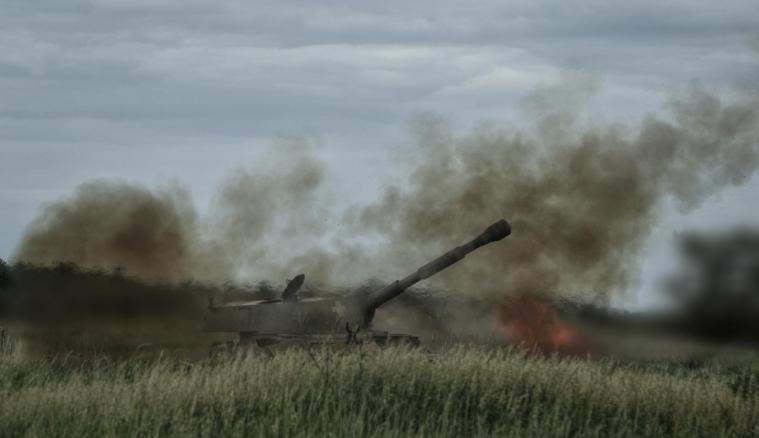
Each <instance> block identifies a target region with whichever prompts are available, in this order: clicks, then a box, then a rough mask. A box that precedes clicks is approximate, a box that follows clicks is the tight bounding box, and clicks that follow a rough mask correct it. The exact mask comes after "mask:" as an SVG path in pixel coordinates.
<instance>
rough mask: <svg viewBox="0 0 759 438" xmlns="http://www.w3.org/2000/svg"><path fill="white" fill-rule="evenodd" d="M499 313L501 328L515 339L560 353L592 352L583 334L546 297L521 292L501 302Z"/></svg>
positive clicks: (509, 337) (511, 338) (547, 350)
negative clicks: (560, 314) (560, 315)
mask: <svg viewBox="0 0 759 438" xmlns="http://www.w3.org/2000/svg"><path fill="white" fill-rule="evenodd" d="M499 316H500V325H501V329H502V330H503V332H504V334H505V335H506V337H507V338H508V339H509V340H510V341H512V342H515V343H518V344H523V345H526V346H529V347H531V348H532V347H536V348H538V349H539V350H541V351H543V352H547V353H551V352H557V353H559V354H561V355H586V354H588V353H590V349H589V348H588V346H587V342H586V341H585V340H584V339H583V337H582V335H581V334H580V333H579V332H578V331H577V330H575V329H574V328H573V327H572V326H570V325H569V324H568V323H566V322H565V321H563V320H562V319H561V318H560V317H559V315H558V313H557V312H556V309H555V308H554V307H553V306H552V305H551V304H550V303H549V302H548V301H546V300H543V299H540V298H537V297H535V296H532V295H527V294H524V295H521V296H519V297H517V298H515V299H513V300H511V301H509V302H508V303H507V304H504V305H502V306H501V309H500V314H499Z"/></svg>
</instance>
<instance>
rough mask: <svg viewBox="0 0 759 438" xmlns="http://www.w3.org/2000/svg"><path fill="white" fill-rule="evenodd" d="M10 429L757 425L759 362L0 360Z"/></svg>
mask: <svg viewBox="0 0 759 438" xmlns="http://www.w3.org/2000/svg"><path fill="white" fill-rule="evenodd" d="M0 398H1V399H2V403H0V434H2V436H50V437H53V436H61V437H64V436H65V437H85V436H97V437H99V436H116V435H118V436H257V435H266V436H304V437H305V436H346V437H357V436H455V437H462V436H532V437H546V436H599V437H600V436H603V437H606V436H647V437H656V436H667V437H669V436H680V437H699V436H702V437H716V436H731V437H741V436H759V424H758V423H757V418H759V366H755V365H743V366H740V367H734V366H731V365H726V364H720V363H719V362H717V361H712V362H704V363H699V364H698V365H695V364H693V363H690V362H686V363H677V362H672V361H656V362H645V363H643V362H616V361H613V360H607V359H604V360H580V359H560V358H556V357H550V358H546V357H540V356H538V355H532V354H527V353H525V352H524V351H521V350H517V349H492V348H491V349H485V348H478V347H456V348H453V349H452V350H451V351H448V352H447V353H445V354H441V355H430V354H427V353H425V352H424V351H421V350H408V349H403V348H391V349H384V350H377V349H370V348H368V347H364V348H363V349H359V350H354V351H350V352H335V351H327V350H315V351H306V350H291V351H285V352H281V353H277V354H275V355H274V356H269V355H266V354H238V355H229V356H216V357H214V358H209V359H206V360H202V361H186V360H182V359H177V358H167V357H163V358H158V359H156V358H145V357H139V356H135V357H133V358H131V359H129V360H116V359H108V358H97V359H89V360H87V361H85V362H78V363H75V362H74V361H72V360H71V359H65V358H58V359H53V360H45V361H41V360H38V361H18V360H15V361H11V360H10V359H8V358H6V359H4V360H3V361H2V362H0Z"/></svg>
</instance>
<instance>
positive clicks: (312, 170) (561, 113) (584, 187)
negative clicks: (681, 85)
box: [13, 84, 759, 302]
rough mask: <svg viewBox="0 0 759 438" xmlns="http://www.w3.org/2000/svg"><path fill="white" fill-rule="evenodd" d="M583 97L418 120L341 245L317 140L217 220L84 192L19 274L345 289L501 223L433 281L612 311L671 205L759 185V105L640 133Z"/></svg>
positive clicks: (537, 97) (250, 183)
mask: <svg viewBox="0 0 759 438" xmlns="http://www.w3.org/2000/svg"><path fill="white" fill-rule="evenodd" d="M571 87H572V85H566V84H565V85H561V86H545V87H543V88H540V89H538V90H536V91H535V92H534V93H532V94H531V95H530V96H529V97H528V98H527V99H525V101H524V102H523V106H524V109H525V112H526V113H527V114H528V115H529V117H530V120H531V122H530V123H528V124H527V125H526V126H524V127H522V128H519V129H507V128H501V127H498V126H494V125H493V124H483V125H481V126H479V127H477V128H474V129H471V130H469V131H468V132H466V133H463V134H462V133H459V132H455V131H454V130H453V129H452V128H451V127H450V126H449V125H448V124H447V123H445V122H444V121H441V120H439V119H437V118H435V117H420V118H418V119H417V120H416V121H415V122H414V123H413V124H412V125H413V129H412V133H413V134H412V135H413V136H414V139H415V142H416V145H417V148H416V150H414V151H411V152H409V153H408V156H407V157H404V158H405V161H406V163H407V164H405V167H403V168H404V169H406V170H407V174H406V176H405V178H404V179H403V180H402V183H398V184H393V185H388V186H387V187H386V188H385V190H384V193H383V195H382V196H381V198H380V199H378V200H375V201H373V202H368V203H366V204H365V205H361V206H353V207H351V208H349V209H348V211H346V212H340V213H337V215H338V216H339V220H338V222H340V224H341V227H340V233H339V234H338V233H335V229H334V227H332V226H331V225H330V224H331V223H332V222H329V221H325V220H324V218H325V217H327V216H329V215H333V216H335V215H336V213H335V212H336V211H338V206H337V205H336V202H335V197H334V196H332V195H331V194H330V193H329V190H328V189H327V184H325V181H326V179H327V177H328V175H329V163H327V162H325V161H324V160H323V159H321V158H320V157H318V156H317V154H316V153H315V152H314V151H313V149H312V148H310V147H309V145H308V144H307V142H299V141H284V142H282V143H281V144H277V145H275V146H276V147H274V148H273V149H272V152H271V153H269V154H268V155H267V157H266V158H265V159H264V160H262V162H261V163H259V164H261V165H258V166H253V167H252V168H249V169H241V170H237V171H235V172H233V173H232V174H230V175H229V176H228V177H227V179H226V181H225V182H224V183H223V184H222V185H221V186H220V187H219V189H218V192H217V195H216V196H215V198H214V201H213V203H212V207H211V208H210V209H209V211H208V212H207V213H205V214H200V213H198V212H197V211H196V210H195V209H194V208H193V206H192V202H191V198H190V194H189V193H188V191H187V190H186V189H184V188H183V187H181V186H180V185H178V184H174V185H171V186H168V187H165V188H163V189H159V190H150V189H147V188H145V187H142V186H139V185H134V184H128V183H124V182H119V181H107V180H96V181H90V182H86V183H84V184H82V185H81V186H80V187H79V188H78V189H77V190H76V192H75V193H74V194H73V195H72V196H70V197H67V198H65V199H62V200H59V201H57V202H54V203H51V204H49V205H47V206H45V207H44V209H43V210H42V211H41V214H40V216H39V217H38V218H36V219H35V220H34V221H33V222H32V223H31V224H30V225H29V227H28V229H27V231H26V234H25V236H24V237H23V239H22V240H21V243H20V245H19V247H18V250H17V252H16V254H15V256H14V258H13V261H14V262H26V263H31V264H35V265H54V264H56V263H59V262H69V263H73V264H76V265H78V266H82V267H101V268H104V269H107V270H110V269H114V267H118V268H119V269H122V270H123V271H124V272H126V273H128V274H129V275H131V276H134V277H137V278H140V279H143V280H146V281H149V282H160V283H174V284H176V283H180V282H183V281H188V280H190V279H192V280H196V281H202V282H209V283H221V282H224V281H227V280H233V281H258V280H271V281H274V282H280V281H282V280H283V279H286V278H290V277H292V276H294V275H296V274H298V273H300V272H305V273H306V274H307V279H308V281H310V282H315V283H318V284H321V285H324V286H326V287H333V286H334V287H343V286H350V285H351V283H352V284H354V285H355V284H359V283H360V282H361V281H365V280H367V279H369V278H379V279H381V280H383V281H390V280H392V279H394V278H395V277H397V276H398V275H403V274H405V273H407V272H406V271H408V270H409V267H411V266H417V265H421V264H423V263H425V262H426V261H427V260H428V259H431V258H433V257H435V256H437V255H439V254H440V253H442V252H443V251H446V250H448V249H449V247H453V246H456V245H458V244H461V243H463V242H465V241H467V240H468V239H470V238H472V237H473V236H475V235H476V234H477V233H479V232H480V231H482V229H484V227H486V226H487V225H489V224H490V223H492V222H493V221H495V220H497V219H499V218H502V217H503V218H506V219H508V220H509V221H510V222H511V224H512V228H513V234H512V236H510V237H509V238H507V239H506V240H505V241H503V242H500V243H498V244H495V245H490V246H489V247H487V248H485V249H483V250H481V251H480V252H478V253H476V254H472V255H471V256H469V257H467V259H466V260H465V261H462V262H461V263H459V264H458V265H457V266H454V267H452V268H451V269H450V270H449V271H446V272H445V273H442V274H441V275H439V276H437V277H435V278H434V279H431V280H430V285H433V286H434V287H438V288H442V289H447V290H450V291H455V293H458V294H464V295H467V296H470V297H476V298H477V299H479V300H485V301H488V300H490V301H492V302H499V301H500V300H503V299H504V298H507V297H509V296H515V295H517V294H532V293H534V294H540V295H542V296H555V297H557V296H564V297H575V298H577V297H580V298H582V299H586V300H592V301H596V302H604V301H605V300H607V299H608V298H609V297H610V295H611V294H614V293H620V291H623V290H625V289H626V288H627V287H628V286H629V285H630V284H633V283H634V281H635V279H636V272H637V268H638V264H637V263H636V260H637V258H638V256H639V253H640V251H641V247H642V244H643V242H644V240H645V238H646V237H647V236H648V235H649V232H650V231H651V229H652V227H653V226H654V225H655V223H656V221H657V215H658V214H659V213H660V211H661V209H662V206H663V205H665V204H666V203H674V204H675V205H676V206H677V207H678V208H679V209H680V210H681V211H688V210H689V209H692V208H694V207H697V206H699V205H700V203H702V202H703V201H704V200H705V199H707V198H708V197H709V196H711V195H713V194H715V193H717V192H718V191H719V190H720V189H722V188H724V187H728V186H738V185H741V184H744V183H746V182H747V181H748V180H749V179H750V178H751V177H752V176H753V174H754V173H755V171H756V169H757V167H759V98H757V95H756V93H751V92H748V93H742V94H740V95H739V96H737V97H731V98H727V97H724V96H720V95H717V94H715V93H712V92H709V91H707V90H705V89H703V88H701V87H698V86H693V87H691V88H689V89H688V91H686V92H683V93H680V94H678V95H676V96H674V97H672V98H671V99H670V100H669V101H668V103H667V104H666V106H665V107H664V108H663V109H662V110H661V111H660V112H659V114H660V115H658V116H649V117H647V118H645V119H643V121H642V122H640V123H639V124H637V125H635V126H629V125H625V124H621V123H614V122H594V123H581V122H580V121H579V120H578V119H579V117H578V116H577V114H575V113H576V111H575V109H574V108H575V107H574V103H575V102H574V101H573V99H572V98H566V96H570V97H571V96H573V95H574V94H583V90H580V91H579V92H578V93H574V92H573V91H572V90H571ZM568 88H569V89H570V92H567V91H566V90H567V89H568ZM557 95H561V96H564V97H565V99H563V100H562V99H558V102H557V99H555V97H556V96H557ZM408 163H410V164H408ZM267 169H275V170H267ZM356 236H360V239H357V238H356ZM304 242H308V243H309V244H308V245H304ZM367 242H370V243H367Z"/></svg>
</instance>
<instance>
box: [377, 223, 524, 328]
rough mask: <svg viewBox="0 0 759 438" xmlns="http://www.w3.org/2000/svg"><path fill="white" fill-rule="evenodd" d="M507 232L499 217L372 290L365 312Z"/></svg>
mask: <svg viewBox="0 0 759 438" xmlns="http://www.w3.org/2000/svg"><path fill="white" fill-rule="evenodd" d="M509 234H511V226H510V225H509V223H508V222H506V221H505V220H504V219H501V220H500V221H498V222H496V223H494V224H493V225H491V226H489V227H488V228H487V229H485V231H483V232H482V234H480V235H479V236H477V237H476V238H475V239H473V240H471V241H470V242H468V243H466V244H464V245H461V246H459V247H457V248H454V249H452V250H450V251H448V252H447V253H445V254H443V255H441V256H440V257H438V258H436V259H435V260H433V261H431V262H429V263H427V264H426V265H424V266H422V267H421V268H419V269H417V270H416V271H415V272H414V273H412V274H410V275H408V276H406V277H405V278H403V279H401V280H397V281H394V282H393V283H391V284H389V285H387V286H385V287H383V288H382V289H379V290H377V291H374V292H372V293H371V294H370V295H369V297H368V299H367V301H366V312H367V314H369V315H373V314H374V310H376V309H377V308H378V307H379V306H381V305H383V304H385V303H386V302H388V301H390V300H392V299H393V298H395V297H396V296H398V295H400V294H401V293H403V291H405V290H406V289H408V288H409V287H411V286H413V285H414V284H416V283H418V282H420V281H422V280H424V279H425V278H428V277H431V276H432V275H435V274H437V273H438V272H440V271H442V270H444V269H445V268H447V267H449V266H451V265H453V264H454V263H456V262H458V261H459V260H461V259H463V258H464V257H466V255H467V254H469V253H470V252H472V251H474V250H476V249H477V248H479V247H481V246H484V245H487V244H488V243H491V242H497V241H499V240H501V239H503V238H504V237H506V236H508V235H509Z"/></svg>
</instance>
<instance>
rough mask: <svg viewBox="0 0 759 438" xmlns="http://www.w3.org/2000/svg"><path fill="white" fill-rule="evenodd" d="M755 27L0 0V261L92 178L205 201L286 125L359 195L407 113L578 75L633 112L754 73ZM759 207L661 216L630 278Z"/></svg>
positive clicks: (459, 109)
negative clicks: (695, 234) (182, 191)
mask: <svg viewBox="0 0 759 438" xmlns="http://www.w3.org/2000/svg"><path fill="white" fill-rule="evenodd" d="M758 35H759V13H757V4H756V1H755V0H745V1H737V0H729V1H725V0H723V1H720V2H716V1H685V0H678V1H662V0H656V1H653V0H642V1H634V2H630V1H595V0H592V1H582V2H580V1H571V0H556V1H549V2H536V1H528V0H524V1H511V2H509V1H500V0H499V1H478V2H453V1H445V0H435V1H432V0H420V1H414V2H409V1H387V0H386V1H382V2H355V1H345V0H344V1H322V2H313V1H288V2H280V1H272V2H263V1H194V0H183V1H165V0H138V1H135V0H132V1H86V0H85V1H67V2H63V1H58V0H0V206H2V207H1V208H2V216H1V217H2V226H1V227H0V257H2V258H9V257H10V256H11V255H12V254H13V252H14V248H15V247H16V245H17V243H18V240H19V238H20V237H21V235H22V233H23V229H24V227H25V226H26V224H27V223H28V222H29V221H30V220H31V219H32V218H33V217H35V215H36V214H37V213H38V211H39V207H40V206H41V205H43V204H44V203H45V202H49V201H52V200H55V199H58V198H60V197H61V196H64V195H67V194H70V193H72V191H73V190H74V189H75V187H76V186H77V185H78V184H80V183H82V182H84V181H86V180H89V179H92V178H97V177H115V178H122V179H125V180H128V181H134V182H138V183H142V184H145V185H147V186H150V187H155V186H158V185H161V184H165V183H167V182H169V181H171V180H178V181H180V182H181V183H182V184H184V185H185V186H187V187H188V188H189V189H190V191H191V192H192V194H193V197H194V200H195V202H196V204H197V205H198V207H199V209H200V210H201V211H202V210H203V208H204V207H205V206H206V204H207V203H208V201H209V199H210V197H211V196H212V195H213V192H214V188H215V187H217V186H218V183H219V181H220V180H221V179H222V178H223V177H224V175H225V174H227V173H228V172H229V171H230V170H232V169H234V168H235V167H237V166H240V165H245V164H246V163H252V162H255V160H256V157H257V155H258V154H260V153H261V152H262V151H263V150H265V149H266V148H268V147H269V146H270V144H271V143H272V141H273V140H274V139H276V138H279V137H283V136H291V135H305V136H308V137H310V138H313V139H315V142H316V143H317V144H318V146H317V147H318V150H319V153H320V154H321V155H323V156H324V157H325V159H326V160H327V162H328V163H329V164H330V169H331V170H332V171H333V173H332V176H331V178H332V184H333V185H334V187H335V188H336V190H337V192H338V197H342V198H344V199H345V200H346V202H361V201H369V200H371V199H373V198H374V197H375V196H376V195H377V193H378V192H379V190H380V188H381V184H382V182H383V181H385V180H386V179H387V178H389V177H390V176H392V175H393V170H392V169H393V168H392V167H391V166H392V165H393V159H394V157H395V159H397V157H398V152H399V151H400V152H401V155H402V151H403V150H404V148H406V147H411V145H410V143H411V141H412V140H411V137H410V136H409V135H408V134H407V131H408V126H409V120H410V119H411V118H412V117H413V116H414V115H415V114H418V113H420V112H433V113H437V114H440V115H442V116H443V117H445V118H447V119H448V120H449V121H450V122H451V123H452V124H453V125H454V126H456V127H462V129H463V128H465V127H467V126H471V125H472V124H474V123H477V122H478V121H481V120H489V121H494V122H496V123H504V124H509V123H518V107H519V102H520V99H522V98H523V97H524V96H525V95H526V94H527V93H529V92H530V91H531V90H533V89H534V88H535V87H536V86H538V85H540V84H545V83H551V82H555V81H556V80H557V79H558V78H560V77H561V75H562V74H563V73H565V72H567V71H572V72H577V71H579V72H582V73H583V74H587V75H589V76H590V77H593V78H594V80H596V81H597V82H598V84H599V86H600V91H599V92H598V95H597V96H596V98H595V99H594V100H593V108H595V109H596V111H597V112H598V114H599V117H604V118H606V119H609V120H619V121H622V122H627V123H629V122H633V121H635V120H637V119H638V118H640V117H641V116H643V115H645V114H648V113H656V112H658V111H660V108H661V107H662V104H663V102H665V101H666V98H667V96H668V95H669V94H670V93H672V92H673V91H677V90H678V89H682V88H683V87H685V86H686V85H687V84H688V83H689V82H690V81H693V80H697V81H700V82H701V83H702V84H704V85H706V86H707V87H709V88H712V89H716V90H724V92H725V93H729V92H730V91H731V87H732V86H733V84H736V83H745V82H747V81H751V80H753V79H754V76H755V75H756V74H757V72H758V71H759V68H757V67H758V62H757V59H758V57H757V55H756V50H755V49H754V50H752V45H753V46H756V45H757V41H758V40H757V38H758ZM344 164H350V166H345V165H344ZM348 188H349V189H348ZM757 199H759V179H757V178H754V179H753V180H752V181H751V182H750V183H749V185H747V186H745V187H742V188H738V189H730V190H727V191H725V192H724V193H723V194H722V196H721V197H720V198H719V199H715V200H713V201H712V202H709V203H708V204H707V205H705V206H703V207H702V208H701V209H699V210H697V211H695V212H693V213H691V214H689V215H688V216H685V217H683V216H680V215H678V214H676V213H671V214H668V215H666V216H665V217H663V220H662V226H660V227H659V229H657V230H656V231H655V238H654V239H652V243H651V244H650V245H649V250H648V254H649V256H648V257H647V258H646V262H645V263H644V276H645V277H646V281H647V282H648V283H646V284H644V286H643V289H645V288H651V287H652V286H651V284H653V283H652V281H653V278H654V277H655V275H654V274H655V273H656V272H657V266H659V265H660V264H661V263H660V262H661V260H663V259H662V257H663V256H662V255H661V254H663V253H664V252H665V249H664V246H665V244H664V243H662V242H670V241H671V235H672V233H673V232H674V231H678V230H680V229H683V228H709V227H717V226H720V225H730V224H733V223H741V222H746V223H758V224H759V217H756V215H755V213H753V212H752V211H751V210H752V208H751V204H752V203H755V202H756V200H757ZM752 221H754V222H752ZM642 296H645V291H644V293H643V295H642ZM636 300H637V301H640V299H637V298H633V299H631V301H636ZM644 301H645V299H644Z"/></svg>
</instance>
